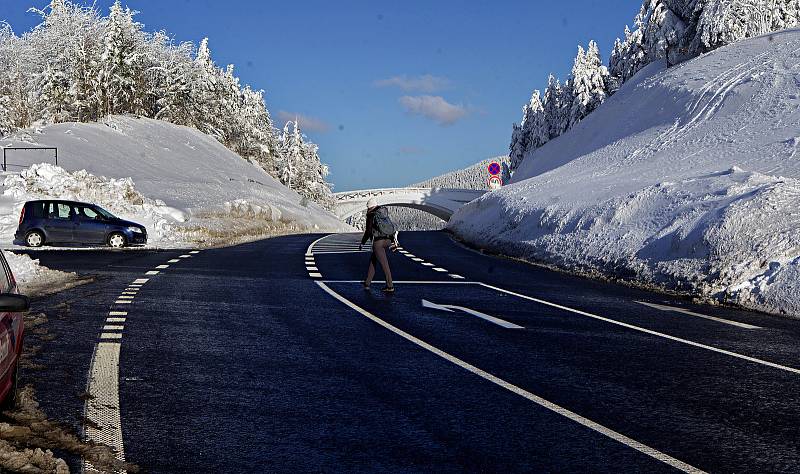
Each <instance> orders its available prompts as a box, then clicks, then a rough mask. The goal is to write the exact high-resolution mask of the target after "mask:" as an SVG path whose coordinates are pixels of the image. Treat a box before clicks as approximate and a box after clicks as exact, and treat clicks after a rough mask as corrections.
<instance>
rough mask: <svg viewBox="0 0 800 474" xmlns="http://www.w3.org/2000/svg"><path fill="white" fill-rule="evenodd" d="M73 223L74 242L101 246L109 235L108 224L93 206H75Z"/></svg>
mask: <svg viewBox="0 0 800 474" xmlns="http://www.w3.org/2000/svg"><path fill="white" fill-rule="evenodd" d="M72 209H73V221H74V223H75V228H74V231H73V237H72V241H73V242H80V243H84V244H100V243H103V242H105V239H106V234H107V233H108V223H107V222H106V221H105V219H103V216H101V215H100V213H98V212H97V211H95V210H94V209H92V208H91V206H85V205H82V204H74V205H73V206H72Z"/></svg>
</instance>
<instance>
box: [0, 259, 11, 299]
mask: <svg viewBox="0 0 800 474" xmlns="http://www.w3.org/2000/svg"><path fill="white" fill-rule="evenodd" d="M0 259H3V260H5V257H4V256H0ZM8 272H9V270H8V266H7V265H6V264H5V262H2V264H0V293H9V292H10V291H11V280H10V279H9V278H8Z"/></svg>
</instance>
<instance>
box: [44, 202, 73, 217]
mask: <svg viewBox="0 0 800 474" xmlns="http://www.w3.org/2000/svg"><path fill="white" fill-rule="evenodd" d="M49 208H50V209H49V216H48V217H49V218H50V219H69V217H70V213H71V212H72V211H71V208H70V206H69V204H64V203H61V202H51V203H50V206H49Z"/></svg>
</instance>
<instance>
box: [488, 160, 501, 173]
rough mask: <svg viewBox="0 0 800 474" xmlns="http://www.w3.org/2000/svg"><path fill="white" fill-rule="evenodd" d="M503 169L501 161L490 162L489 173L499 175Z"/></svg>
mask: <svg viewBox="0 0 800 474" xmlns="http://www.w3.org/2000/svg"><path fill="white" fill-rule="evenodd" d="M502 171H503V168H502V167H501V166H500V163H498V162H496V161H492V162H491V163H489V174H490V175H492V176H497V175H498V174H500V173H501V172H502Z"/></svg>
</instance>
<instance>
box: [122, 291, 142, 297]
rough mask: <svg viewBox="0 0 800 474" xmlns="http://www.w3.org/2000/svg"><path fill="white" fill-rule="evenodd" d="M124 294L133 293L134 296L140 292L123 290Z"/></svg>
mask: <svg viewBox="0 0 800 474" xmlns="http://www.w3.org/2000/svg"><path fill="white" fill-rule="evenodd" d="M122 294H123V295H133V296H136V295H138V294H139V292H138V291H123V292H122Z"/></svg>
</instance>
